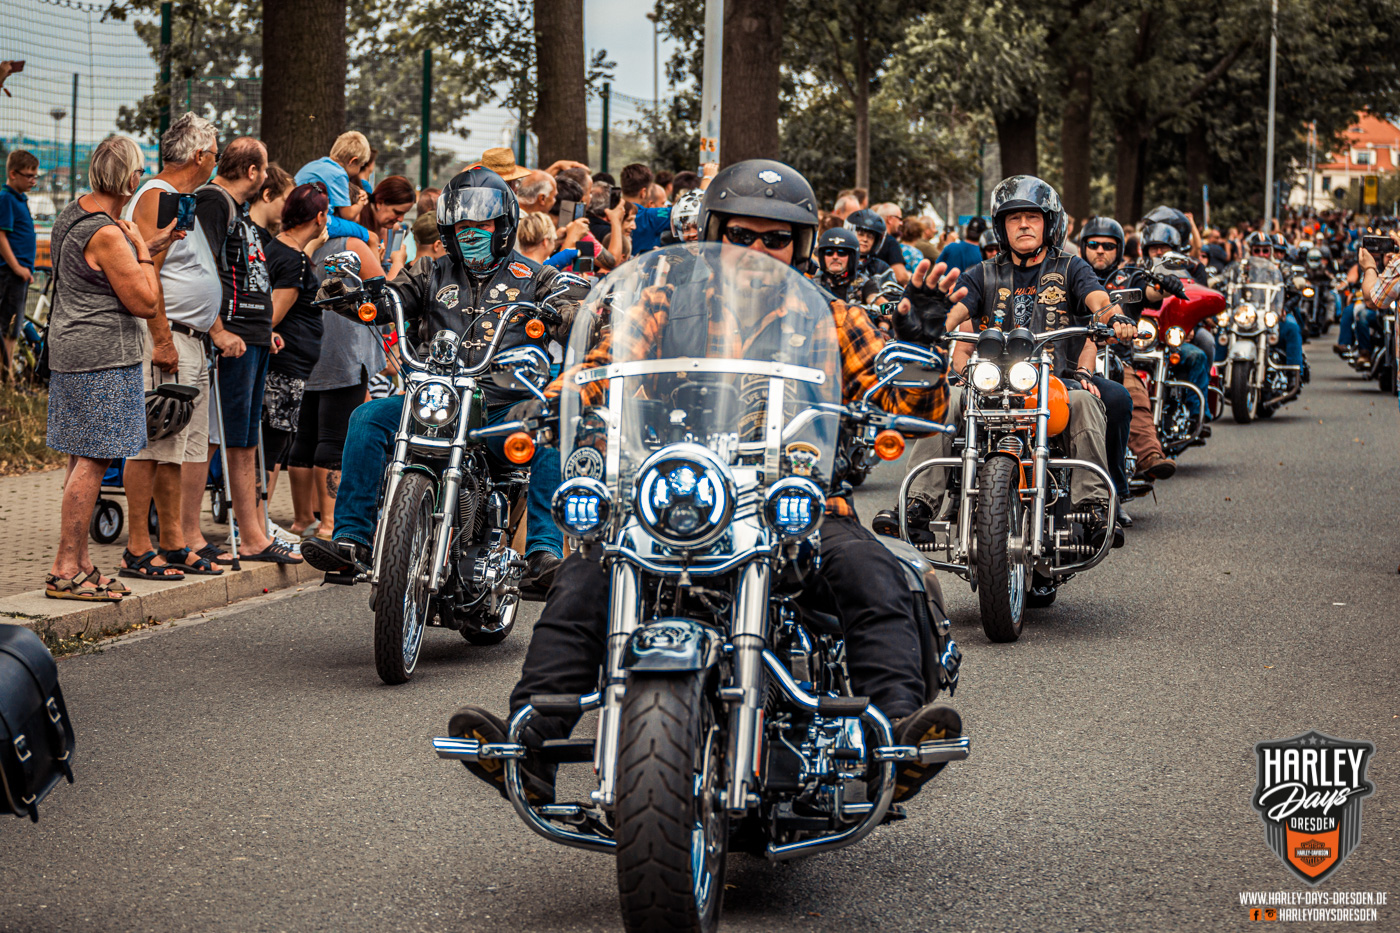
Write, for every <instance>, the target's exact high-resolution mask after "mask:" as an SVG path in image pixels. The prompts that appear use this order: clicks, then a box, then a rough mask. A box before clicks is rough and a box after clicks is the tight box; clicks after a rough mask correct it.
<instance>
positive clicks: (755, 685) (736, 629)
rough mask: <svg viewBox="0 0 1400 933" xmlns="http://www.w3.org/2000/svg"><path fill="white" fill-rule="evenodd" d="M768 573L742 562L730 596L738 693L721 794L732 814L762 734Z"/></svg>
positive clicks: (749, 782)
mask: <svg viewBox="0 0 1400 933" xmlns="http://www.w3.org/2000/svg"><path fill="white" fill-rule="evenodd" d="M768 575H769V567H768V565H767V564H766V563H763V562H760V561H755V562H754V563H751V564H749V565H748V566H747V567H745V568H744V573H743V576H742V577H741V578H740V580H739V592H738V596H737V598H736V599H735V601H734V606H735V609H734V623H733V636H732V639H731V641H732V643H733V645H734V684H733V686H734V687H736V688H738V691H739V692H740V699H739V700H738V702H736V703H735V704H734V706H733V707H732V708H731V709H730V714H729V717H730V718H729V762H730V773H731V774H732V775H733V778H732V779H731V780H730V782H729V788H728V791H727V793H728V797H727V800H728V809H729V812H730V813H731V814H736V815H737V814H741V813H743V812H744V811H745V810H747V809H748V807H749V798H750V795H751V794H754V790H755V789H756V788H757V786H758V771H759V768H760V763H759V753H760V751H761V749H762V744H761V743H762V737H763V695H764V690H763V683H764V681H763V678H764V673H763V650H764V648H766V647H767V642H768ZM755 797H756V794H755Z"/></svg>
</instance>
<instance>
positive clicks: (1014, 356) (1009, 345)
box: [978, 327, 1035, 362]
mask: <svg viewBox="0 0 1400 933" xmlns="http://www.w3.org/2000/svg"><path fill="white" fill-rule="evenodd" d="M978 349H979V350H980V349H981V347H978ZM1033 350H1035V334H1033V333H1031V331H1030V328H1027V327H1017V328H1015V329H1014V330H1012V331H1011V333H1009V334H1007V335H1006V355H1007V357H1008V358H1009V359H1011V360H1012V361H1013V362H1015V361H1018V360H1024V359H1027V358H1029V357H1030V355H1031V352H1032V351H1033Z"/></svg>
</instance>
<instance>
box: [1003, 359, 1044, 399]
mask: <svg viewBox="0 0 1400 933" xmlns="http://www.w3.org/2000/svg"><path fill="white" fill-rule="evenodd" d="M1006 381H1007V382H1009V383H1011V388H1013V389H1015V390H1016V391H1017V392H1029V391H1030V390H1031V389H1034V388H1035V384H1036V383H1037V382H1039V381H1040V369H1039V368H1038V367H1037V366H1036V365H1035V364H1034V363H1028V362H1026V361H1025V360H1021V362H1019V363H1013V364H1012V366H1011V372H1009V373H1007V375H1006Z"/></svg>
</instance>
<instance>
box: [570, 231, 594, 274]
mask: <svg viewBox="0 0 1400 933" xmlns="http://www.w3.org/2000/svg"><path fill="white" fill-rule="evenodd" d="M594 251H595V247H594V244H593V241H592V240H582V241H580V243H579V245H578V258H577V259H575V260H574V271H575V272H577V273H578V274H579V275H592V274H593V253H594Z"/></svg>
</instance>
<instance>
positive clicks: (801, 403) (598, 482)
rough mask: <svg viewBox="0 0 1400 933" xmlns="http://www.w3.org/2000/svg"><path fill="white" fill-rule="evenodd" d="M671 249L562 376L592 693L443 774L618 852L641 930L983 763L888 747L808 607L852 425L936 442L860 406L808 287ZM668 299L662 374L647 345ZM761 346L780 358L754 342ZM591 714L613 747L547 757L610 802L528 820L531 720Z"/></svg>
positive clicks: (526, 716) (598, 303) (869, 824)
mask: <svg viewBox="0 0 1400 933" xmlns="http://www.w3.org/2000/svg"><path fill="white" fill-rule="evenodd" d="M675 250H676V248H675V247H668V248H662V249H659V250H654V251H652V252H648V253H646V254H644V255H642V256H640V257H638V258H637V259H634V260H632V261H631V262H630V263H628V264H627V265H625V266H622V267H621V268H619V269H618V270H616V271H614V272H613V274H612V275H611V276H609V277H608V279H606V280H605V281H604V282H602V283H600V284H599V285H598V286H597V287H596V288H595V290H594V292H593V294H592V295H591V296H590V298H589V299H588V301H587V302H585V305H584V307H583V308H582V309H581V310H580V312H579V315H578V318H577V319H576V320H575V323H574V331H573V338H572V339H571V340H570V346H569V349H568V356H567V357H566V369H565V376H564V385H565V390H564V392H563V393H562V395H561V399H560V405H559V411H558V421H557V425H558V428H557V430H558V431H559V435H560V442H561V453H562V454H563V456H564V463H565V467H564V475H565V480H564V483H563V485H562V486H561V487H560V488H559V490H558V492H557V494H556V495H555V497H554V516H555V519H556V521H557V522H558V524H559V526H560V528H561V529H563V530H564V532H565V533H566V535H568V536H569V538H570V539H571V540H573V541H577V542H578V543H579V544H580V546H581V547H582V548H584V549H586V552H587V553H589V554H591V555H593V556H596V557H600V558H601V560H602V562H603V565H604V566H605V568H606V569H607V572H608V574H609V576H610V579H611V587H610V593H609V595H608V597H607V599H608V618H609V628H608V636H607V646H608V647H607V657H606V661H605V666H604V669H603V670H601V671H600V675H601V676H600V681H599V686H598V689H597V690H595V691H593V692H591V693H589V694H586V695H583V696H534V697H532V698H531V700H530V703H529V704H528V705H526V706H524V707H522V708H521V709H519V710H517V711H516V713H515V714H514V715H513V716H512V717H511V719H510V723H509V734H508V737H507V741H506V742H502V743H495V744H482V743H480V742H478V741H476V740H472V739H462V738H451V737H449V738H436V739H434V740H433V743H432V744H433V747H434V749H435V751H436V753H437V754H438V755H439V756H440V757H442V758H446V759H451V760H459V761H478V760H492V759H494V760H497V761H501V762H503V763H504V769H505V770H504V774H505V789H506V793H507V796H508V797H509V799H510V802H511V804H512V806H513V807H514V809H515V811H516V813H517V815H519V817H520V818H521V819H522V820H523V821H524V822H525V824H526V825H527V826H528V827H529V828H530V829H531V830H533V831H534V832H536V833H538V834H539V835H541V836H543V837H544V838H546V839H549V840H550V841H553V842H558V843H561V844H563V845H568V846H574V847H577V848H582V849H587V850H591V851H596V852H605V853H609V854H612V855H614V856H615V857H616V866H617V880H618V891H619V897H620V901H621V908H622V915H623V920H624V923H625V926H626V927H627V928H628V929H662V928H664V929H674V930H702V931H710V930H714V929H715V928H716V926H717V925H718V922H719V917H720V913H721V908H722V902H723V897H724V888H725V884H724V871H725V862H726V857H727V853H728V852H729V851H730V850H731V849H733V850H745V851H749V852H752V853H755V854H760V855H763V856H766V857H767V858H769V859H770V860H785V859H791V858H795V857H798V856H804V855H813V854H816V853H819V852H826V851H830V850H833V849H837V848H840V847H843V846H847V845H850V844H852V843H855V842H857V841H859V840H860V839H862V838H864V837H865V836H866V835H867V834H869V833H870V832H871V831H872V830H873V829H875V828H876V827H877V826H879V825H880V824H881V823H883V822H886V821H889V820H892V819H898V818H900V817H901V816H902V815H903V811H902V808H900V807H899V806H897V805H894V804H892V798H893V794H894V766H895V763H896V762H898V761H906V760H919V761H923V762H929V763H932V762H949V761H955V760H961V759H963V758H966V757H967V754H968V750H969V747H970V744H969V740H968V739H967V738H965V737H963V738H958V739H947V740H942V741H935V742H925V743H923V744H922V745H920V746H917V747H915V746H899V745H895V744H894V741H893V733H892V731H891V725H890V722H889V720H888V719H887V717H886V716H885V715H884V714H883V713H882V712H881V711H880V710H879V709H878V708H877V707H876V706H875V705H873V704H872V703H870V702H869V701H868V700H867V699H866V698H864V697H856V696H852V695H851V690H850V684H849V680H848V676H847V672H846V667H845V655H844V647H843V641H842V637H841V633H842V629H841V625H840V622H839V620H837V619H836V618H834V617H833V616H831V615H828V614H826V613H825V612H823V611H822V609H821V608H820V607H821V605H822V602H821V601H820V597H819V596H818V595H817V594H816V592H815V587H814V586H813V582H814V580H813V570H814V567H815V563H816V561H817V553H818V551H817V547H816V544H817V541H818V539H819V536H820V534H821V526H822V521H823V516H824V508H825V504H826V496H827V483H828V482H829V480H830V477H831V471H832V465H833V462H834V459H835V457H836V454H837V447H836V444H837V438H838V434H839V428H840V426H841V424H842V422H843V421H848V420H852V419H854V420H856V421H862V420H868V421H870V422H872V423H879V424H881V425H882V430H885V431H890V432H896V433H897V432H901V431H908V432H911V433H915V432H917V433H929V432H931V431H934V430H939V429H940V428H941V426H939V425H936V424H933V423H932V422H927V421H922V420H920V419H917V418H905V417H899V416H891V415H887V414H884V413H880V412H876V411H873V410H870V411H865V412H861V411H858V410H854V409H850V408H847V407H846V406H845V405H843V404H842V391H841V369H840V360H839V356H838V353H837V345H836V337H835V333H834V327H833V319H832V316H831V313H830V310H829V308H828V304H827V299H826V298H824V297H823V296H822V295H821V293H820V292H819V291H818V289H817V288H815V287H814V286H813V285H811V284H810V283H809V282H808V281H807V280H806V279H804V278H803V277H802V276H801V275H799V274H798V273H796V272H795V271H794V270H792V269H791V268H790V267H788V266H784V265H780V264H778V263H776V262H774V261H773V260H771V259H769V258H768V257H765V256H760V255H758V254H755V253H752V251H746V252H747V253H748V255H736V254H737V253H738V251H736V250H734V248H733V247H727V246H722V245H720V244H705V245H703V246H702V247H701V248H700V249H699V250H698V251H697V252H696V253H688V254H684V255H678V254H677V253H676V252H675ZM672 289H674V290H672ZM663 292H665V293H666V294H667V295H668V298H667V301H668V304H667V306H666V307H667V311H668V315H669V320H668V323H667V324H666V325H665V327H666V331H665V334H666V337H665V339H666V341H667V344H668V345H663V346H662V347H661V348H660V351H661V352H659V353H656V354H655V356H660V357H662V358H659V359H658V358H655V356H654V355H653V352H652V351H653V349H654V345H653V342H652V339H651V337H654V335H655V331H654V330H650V331H649V330H648V325H650V324H653V323H654V322H655V320H656V319H655V318H654V317H652V316H651V315H652V313H653V307H652V305H651V302H652V301H654V300H655V296H657V295H659V294H661V293H663ZM603 306H610V307H611V308H612V309H613V310H612V312H611V315H610V324H608V325H605V326H604V328H603V329H604V332H606V333H609V334H610V338H609V342H610V350H608V351H607V352H601V351H599V350H598V345H597V344H596V342H595V338H596V336H597V332H598V331H599V329H600V322H599V321H598V320H597V319H596V315H597V310H596V309H598V308H600V307H603ZM779 308H781V309H784V311H785V313H784V314H783V315H782V316H781V318H773V317H770V315H771V312H773V311H775V310H777V309H779ZM716 309H722V310H723V311H724V312H725V313H732V316H731V317H730V318H728V319H727V321H726V322H727V324H728V325H732V326H726V327H725V328H724V333H723V334H718V335H717V332H715V331H712V330H711V329H710V327H709V326H707V325H713V324H714V323H715V321H714V319H713V318H712V315H714V314H716V313H717V312H716ZM770 325H771V326H770ZM649 334H650V335H651V337H649V336H648V335H649ZM747 334H761V335H763V336H764V338H765V339H754V340H752V341H750V345H747V346H746V345H745V341H744V339H743V338H744V336H745V335H747ZM769 335H771V336H774V337H776V338H779V339H778V340H777V341H776V342H770V341H768V340H767V339H766V338H767V336H769ZM728 337H732V338H733V340H732V341H729V342H726V343H724V345H721V344H720V341H721V340H723V339H726V338H728ZM916 351H917V348H915V349H914V350H910V351H907V352H904V351H901V350H900V346H899V345H895V344H891V345H890V346H889V347H887V348H886V351H885V352H884V353H882V354H881V356H880V359H879V360H878V361H877V367H879V371H881V372H884V373H885V374H886V376H887V377H888V378H889V379H891V380H893V379H895V378H898V376H899V375H900V373H901V372H903V369H904V365H903V363H902V362H901V360H902V359H905V358H908V355H909V354H911V353H915V352H916ZM926 352H927V351H925V353H926ZM600 353H601V355H600ZM547 423H548V420H547V419H544V418H541V419H538V420H536V421H532V422H521V423H518V424H515V425H501V426H497V427H492V428H487V429H484V430H478V431H476V432H474V436H478V437H481V436H500V434H501V433H502V432H505V431H510V430H517V429H519V428H521V427H530V428H536V429H538V428H542V427H544V426H545V425H546V424H547ZM882 543H885V544H886V546H888V547H890V550H891V551H892V552H893V553H895V554H896V555H897V556H898V557H899V559H900V560H901V562H902V563H903V565H904V568H905V585H907V586H908V587H909V588H910V590H911V591H912V592H914V593H915V594H916V602H917V604H918V606H919V609H920V618H918V619H916V620H915V621H916V624H917V625H918V626H919V631H920V637H921V639H922V640H923V641H924V642H925V647H926V650H925V652H924V669H925V676H926V683H927V684H928V688H927V692H928V694H929V695H930V696H936V695H937V694H938V693H939V692H940V691H941V690H948V691H949V692H950V693H951V692H952V690H953V689H954V688H955V687H956V684H957V679H958V666H959V660H960V657H961V655H960V652H959V651H958V648H957V646H956V644H954V642H953V640H952V638H951V637H950V635H949V622H948V620H947V616H946V614H945V613H944V612H943V608H942V596H941V593H940V591H939V590H938V587H937V582H936V580H935V578H934V576H933V573H932V570H931V569H930V568H929V567H928V564H927V562H925V561H924V560H923V559H922V558H921V557H920V556H919V555H918V554H917V552H914V551H913V550H912V549H911V548H909V547H907V546H906V545H903V543H902V542H898V541H889V542H882ZM827 599H828V600H829V597H827ZM825 605H826V607H827V608H830V603H829V602H826V603H825ZM595 709H596V710H599V718H598V726H597V733H596V738H577V739H552V740H549V741H546V742H545V743H544V746H543V748H542V749H540V751H539V754H541V755H542V756H546V757H547V758H548V760H550V761H553V762H556V763H570V762H576V763H585V762H591V763H592V765H593V768H594V773H595V777H596V784H595V789H594V790H592V792H591V793H590V794H589V795H588V797H587V799H586V800H582V801H577V802H572V803H551V804H533V803H531V802H530V801H529V800H528V799H527V798H526V793H525V789H524V785H523V783H522V777H521V768H520V764H519V760H520V758H521V757H522V756H524V755H525V754H526V748H525V746H524V745H522V735H523V734H524V733H525V731H526V730H527V729H528V728H529V726H530V723H531V721H532V720H533V719H534V718H535V717H536V716H540V715H547V716H575V715H578V714H579V713H582V712H587V711H590V710H595Z"/></svg>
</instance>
